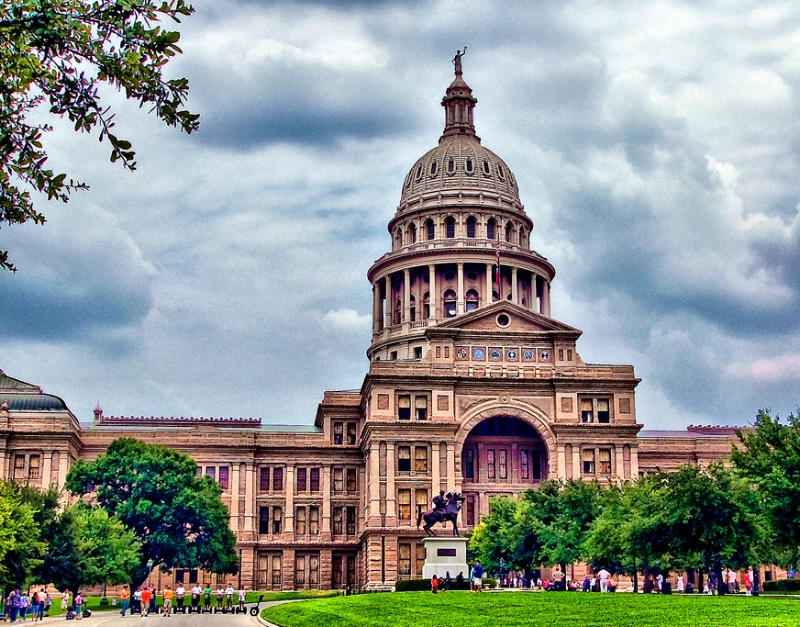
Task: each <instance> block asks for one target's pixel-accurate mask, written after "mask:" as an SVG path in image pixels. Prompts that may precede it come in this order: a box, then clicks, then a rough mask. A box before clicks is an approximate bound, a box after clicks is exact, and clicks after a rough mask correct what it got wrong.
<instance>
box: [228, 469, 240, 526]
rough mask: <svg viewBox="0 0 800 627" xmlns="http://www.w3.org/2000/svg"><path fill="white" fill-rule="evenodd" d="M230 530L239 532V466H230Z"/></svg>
mask: <svg viewBox="0 0 800 627" xmlns="http://www.w3.org/2000/svg"><path fill="white" fill-rule="evenodd" d="M230 514H231V529H233V530H234V531H239V464H238V463H236V462H233V463H232V464H231V509H230Z"/></svg>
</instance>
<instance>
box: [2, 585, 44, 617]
mask: <svg viewBox="0 0 800 627" xmlns="http://www.w3.org/2000/svg"><path fill="white" fill-rule="evenodd" d="M50 604H51V599H50V595H49V594H47V592H45V589H44V588H42V589H41V590H38V591H36V590H33V591H30V592H26V591H24V590H22V591H20V589H19V588H15V589H14V590H12V591H11V593H10V594H9V595H8V598H7V599H6V603H5V615H4V617H3V620H7V621H9V622H12V623H14V622H16V621H17V620H21V621H23V622H25V621H27V620H31V621H33V622H34V623H35V622H36V621H41V620H42V619H43V618H44V615H45V613H46V612H48V611H49V610H50Z"/></svg>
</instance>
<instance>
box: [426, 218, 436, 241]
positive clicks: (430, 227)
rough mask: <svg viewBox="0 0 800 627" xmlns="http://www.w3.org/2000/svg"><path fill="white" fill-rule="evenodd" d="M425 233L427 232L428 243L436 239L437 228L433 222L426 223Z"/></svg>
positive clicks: (429, 220)
mask: <svg viewBox="0 0 800 627" xmlns="http://www.w3.org/2000/svg"><path fill="white" fill-rule="evenodd" d="M425 231H426V232H427V237H428V241H430V240H432V239H433V238H434V237H436V226H435V225H434V224H433V220H431V219H428V220H426V221H425Z"/></svg>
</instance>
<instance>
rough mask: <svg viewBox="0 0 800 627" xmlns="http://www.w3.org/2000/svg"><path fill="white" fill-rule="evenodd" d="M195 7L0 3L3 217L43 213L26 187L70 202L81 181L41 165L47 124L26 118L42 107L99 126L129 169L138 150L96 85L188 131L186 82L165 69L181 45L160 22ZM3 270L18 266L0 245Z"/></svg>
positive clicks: (139, 1)
mask: <svg viewBox="0 0 800 627" xmlns="http://www.w3.org/2000/svg"><path fill="white" fill-rule="evenodd" d="M193 12H194V9H193V8H192V7H191V6H189V5H187V4H186V2H185V0H94V1H91V2H90V1H87V0H15V1H14V2H4V3H2V4H0V75H2V77H3V80H2V82H1V83H0V224H2V223H8V224H12V225H13V224H21V223H24V222H28V221H33V222H34V223H37V224H43V223H44V222H45V217H44V215H42V214H41V213H39V212H38V211H36V210H35V208H34V203H33V199H32V197H31V191H35V192H39V193H42V194H44V195H46V197H47V199H48V200H52V199H56V200H60V201H63V202H67V201H68V200H69V197H70V194H71V192H73V191H75V190H78V189H86V188H87V186H86V185H85V184H84V183H81V182H76V181H73V180H71V179H70V180H69V181H68V180H67V175H66V174H64V173H61V174H56V173H55V172H54V171H53V170H51V169H49V168H48V167H47V165H46V164H47V159H48V156H47V152H46V150H45V148H44V147H43V144H42V137H43V134H44V133H45V132H47V131H50V130H52V126H50V125H46V124H40V123H39V122H38V121H30V118H33V117H34V116H35V115H36V114H38V113H39V110H40V109H41V108H42V107H44V106H49V112H50V113H51V114H53V115H55V116H59V117H61V118H63V117H66V118H67V119H68V120H69V121H70V123H71V124H72V125H73V126H74V129H75V130H76V131H82V132H87V133H92V132H93V131H98V132H99V138H100V140H101V141H103V140H108V142H109V143H110V145H111V161H112V162H113V161H120V162H121V163H122V165H123V167H125V168H127V169H129V170H134V169H135V168H136V162H135V160H134V157H135V154H134V151H133V150H132V149H131V144H130V142H129V141H127V140H125V139H121V138H118V137H117V136H116V135H115V134H114V133H113V132H112V131H113V129H114V114H113V113H112V112H111V109H110V107H106V106H104V105H103V104H102V103H101V98H100V92H99V88H100V87H101V86H102V84H107V85H109V86H111V87H112V88H115V89H116V90H117V91H122V92H124V93H125V95H126V97H127V98H129V99H131V100H135V101H138V103H139V105H140V106H142V107H144V106H147V107H148V108H150V110H151V111H154V112H155V114H156V115H157V116H158V117H159V118H160V119H161V120H163V121H164V122H165V123H166V124H167V125H169V126H178V127H180V128H181V129H182V130H184V131H186V132H187V133H191V132H193V131H195V130H196V129H197V128H198V127H199V116H198V115H196V114H193V113H190V112H189V111H187V110H186V109H184V108H183V103H184V101H185V99H186V96H187V94H188V91H189V82H188V81H187V80H186V79H185V78H177V79H169V80H166V79H164V77H163V75H162V72H163V70H164V68H165V66H166V64H167V63H168V61H169V60H170V59H171V58H172V57H173V56H175V55H176V54H178V53H180V52H181V50H180V48H179V47H178V41H179V39H180V34H179V33H177V32H174V31H169V30H164V29H163V28H162V27H161V26H160V25H158V23H159V22H160V21H161V20H162V19H164V18H170V19H172V20H174V21H176V22H180V18H181V17H185V16H189V15H191V14H192V13H193ZM0 269H7V270H12V271H14V270H15V267H14V265H13V264H12V263H11V262H10V261H9V257H8V251H7V250H6V251H0Z"/></svg>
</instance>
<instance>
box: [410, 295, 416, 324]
mask: <svg viewBox="0 0 800 627" xmlns="http://www.w3.org/2000/svg"><path fill="white" fill-rule="evenodd" d="M416 319H417V299H416V298H415V297H414V296H412V297H411V322H414V321H416Z"/></svg>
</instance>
